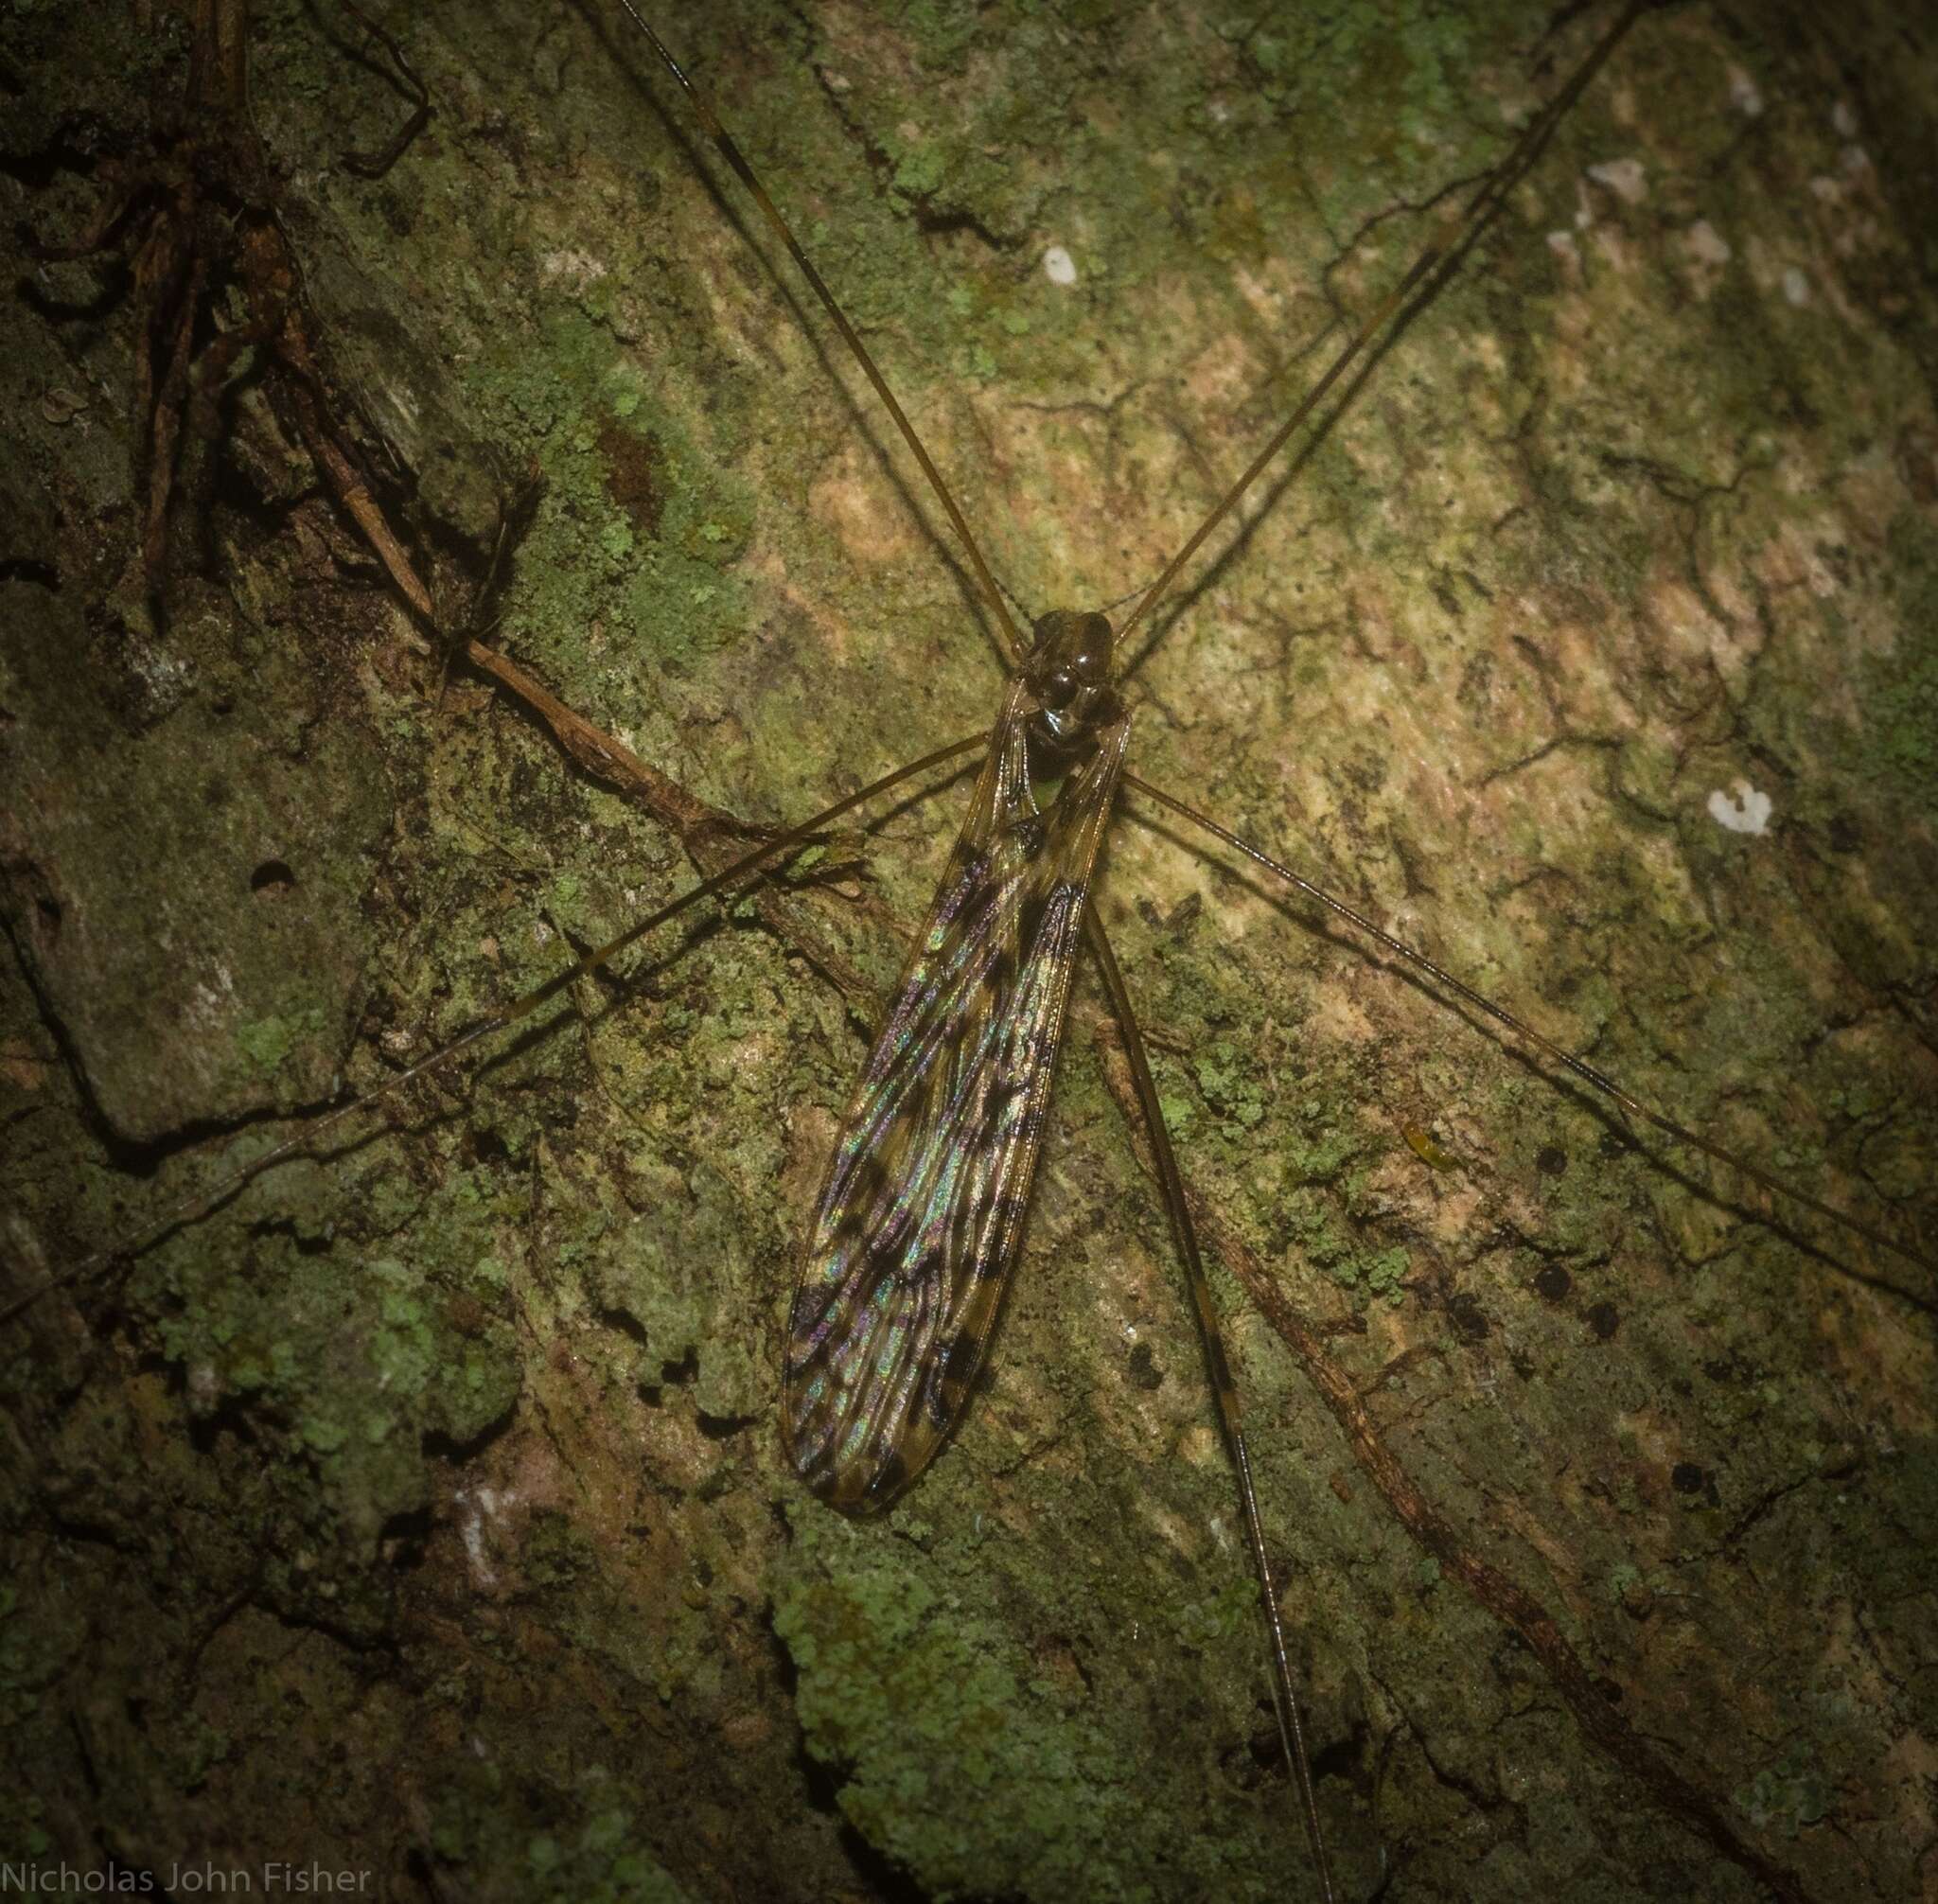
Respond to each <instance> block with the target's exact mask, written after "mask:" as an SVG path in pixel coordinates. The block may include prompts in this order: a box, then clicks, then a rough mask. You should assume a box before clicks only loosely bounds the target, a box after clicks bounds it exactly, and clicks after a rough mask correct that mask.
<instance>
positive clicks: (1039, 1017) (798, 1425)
mask: <svg viewBox="0 0 1938 1904" xmlns="http://www.w3.org/2000/svg"><path fill="white" fill-rule="evenodd" d="M1034 707H1035V704H1034V702H1033V701H1032V700H1031V697H1030V696H1029V694H1028V692H1027V690H1025V689H1024V688H1023V687H1022V686H1021V684H1020V682H1019V683H1017V684H1014V685H1013V686H1012V688H1011V690H1010V694H1009V696H1008V698H1007V699H1006V700H1005V701H1004V704H1003V711H1002V715H1001V718H1000V719H999V720H998V722H997V724H996V728H995V734H994V736H993V738H992V740H991V743H990V750H989V757H988V759H987V760H986V762H985V763H984V765H983V769H982V773H981V777H980V778H979V780H978V783H977V788H976V797H975V801H974V802H973V804H972V805H971V808H970V812H969V817H968V819H967V820H965V821H964V823H963V827H962V832H961V836H960V838H959V839H958V840H957V841H956V847H955V851H954V853H953V855H951V857H950V860H949V866H948V871H947V872H946V873H944V875H943V883H942V887H941V890H939V891H938V892H937V894H936V898H935V904H934V906H933V908H931V909H930V912H929V915H928V921H927V924H926V925H925V927H924V929H923V934H922V937H921V939H920V941H919V942H918V943H917V945H916V948H915V951H914V953H913V955H912V956H911V957H910V959H909V961H908V966H907V970H906V971H905V972H904V973H903V975H902V983H901V986H900V989H899V993H898V996H897V997H896V1000H895V1005H894V1008H893V1010H892V1011H891V1012H890V1014H889V1017H888V1020H887V1022H886V1023H885V1024H884V1025H883V1027H882V1030H881V1032H880V1034H879V1036H877V1038H876V1040H875V1045H874V1049H873V1050H872V1052H871V1053H870V1054H869V1060H868V1066H867V1068H866V1069H865V1070H864V1071H863V1073H862V1077H861V1083H860V1084H859V1086H858V1087H857V1088H856V1090H855V1094H854V1102H853V1103H851V1104H850V1106H849V1108H848V1115H847V1118H846V1119H845V1120H844V1122H843V1123H842V1126H841V1135H840V1139H839V1141H838V1143H837V1146H836V1150H835V1156H834V1162H833V1164H832V1165H831V1166H830V1168H829V1172H828V1181H827V1187H826V1188H825V1189H824V1190H822V1192H821V1200H820V1208H819V1213H818V1214H817V1216H816V1218H815V1231H814V1240H813V1242H812V1243H811V1244H810V1245H809V1247H808V1252H807V1257H806V1260H805V1261H804V1262H803V1264H802V1272H801V1281H800V1284H799V1286H798V1287H797V1288H796V1290H795V1293H794V1313H793V1318H792V1322H791V1324H790V1328H789V1335H788V1348H787V1368H786V1383H785V1395H784V1403H783V1406H784V1423H785V1434H786V1439H787V1448H788V1453H789V1454H790V1456H791V1457H792V1459H793V1462H794V1466H795V1469H796V1471H797V1472H799V1473H800V1475H801V1477H802V1480H804V1481H805V1482H806V1483H807V1485H808V1486H809V1487H810V1488H812V1489H813V1490H815V1492H816V1493H818V1494H819V1495H821V1496H822V1497H823V1498H824V1499H825V1500H827V1501H828V1502H829V1503H830V1504H831V1505H833V1506H835V1507H840V1508H843V1509H845V1510H848V1511H850V1512H856V1511H869V1510H872V1509H875V1508H879V1507H886V1506H888V1504H889V1503H890V1501H892V1500H893V1499H894V1497H895V1496H896V1495H897V1494H898V1493H900V1492H901V1490H903V1489H904V1488H905V1487H907V1485H908V1483H909V1482H910V1481H912V1480H913V1479H914V1478H915V1476H916V1475H917V1474H919V1473H920V1472H922V1470H923V1469H924V1468H925V1466H927V1464H928V1462H929V1460H930V1458H931V1457H932V1456H933V1455H934V1454H935V1452H936V1450H937V1449H938V1448H939V1447H941V1445H942V1443H943V1439H944V1438H945V1437H947V1435H948V1433H949V1431H950V1430H951V1429H952V1428H953V1427H954V1426H955V1425H956V1420H957V1418H958V1417H959V1416H960V1413H961V1411H962V1405H963V1403H964V1402H966V1401H967V1400H968V1395H969V1388H970V1384H971V1383H972V1382H973V1381H974V1380H975V1377H976V1372H977V1370H978V1368H980V1367H981V1366H982V1357H983V1352H984V1349H986V1347H987V1345H988V1341H989V1332H990V1329H991V1327H992V1325H993V1324H994V1322H995V1313H996V1309H997V1306H998V1303H999V1302H1000V1299H1001V1296H1002V1291H1003V1285H1004V1282H1005V1281H1006V1280H1007V1278H1008V1277H1009V1273H1010V1270H1011V1267H1012V1266H1013V1263H1014V1262H1015V1260H1016V1255H1017V1251H1018V1248H1019V1246H1020V1243H1021V1240H1022V1231H1023V1216H1024V1211H1025V1209H1026V1208H1027V1207H1028V1204H1029V1201H1030V1186H1031V1180H1032V1178H1033V1177H1034V1175H1035V1172H1036V1156H1037V1152H1038V1150H1039V1148H1040V1147H1041V1143H1042V1137H1043V1119H1044V1112H1045V1109H1046V1107H1047V1105H1048V1100H1049V1084H1050V1076H1051V1073H1052V1071H1053V1069H1054V1067H1055V1061H1056V1051H1057V1045H1058V1042H1059V1040H1060V1039H1061V1037H1062V1035H1063V1026H1064V1012H1065V1006H1066V1003H1067V1002H1068V998H1069V987H1070V974H1071V970H1072V967H1073V965H1074V963H1075V960H1076V953H1077V946H1078V943H1079V941H1080V939H1081V937H1082V932H1083V915H1084V894H1085V892H1086V891H1087V890H1088V888H1089V884H1090V870H1091V867H1092V864H1093V863H1094V861H1095V860H1096V857H1097V848H1098V845H1099V843H1100V842H1101V838H1102V837H1103V826H1104V822H1105V820H1107V819H1108V817H1109V813H1110V805H1111V800H1112V796H1113V795H1114V794H1115V792H1116V789H1117V781H1118V774H1119V769H1120V767H1121V766H1122V764H1123V753H1124V746H1125V743H1126V741H1127V740H1128V739H1129V737H1130V719H1129V716H1128V715H1120V716H1119V718H1118V719H1117V720H1116V721H1115V722H1113V723H1112V724H1111V725H1109V726H1108V727H1106V728H1105V729H1103V730H1102V732H1101V741H1100V745H1099V746H1098V749H1097V751H1096V752H1095V753H1094V754H1093V755H1091V756H1090V757H1089V759H1087V760H1086V761H1084V763H1083V764H1082V765H1081V766H1079V767H1074V768H1073V769H1072V770H1071V771H1070V773H1069V774H1068V776H1067V777H1066V779H1065V781H1064V783H1063V785H1062V786H1061V787H1060V788H1059V789H1058V792H1057V796H1056V798H1055V800H1054V801H1053V802H1051V803H1050V804H1049V806H1048V808H1047V809H1039V808H1038V806H1037V803H1036V802H1035V800H1034V799H1033V798H1032V797H1031V787H1030V772H1029V758H1028V745H1027V727H1028V722H1029V719H1030V717H1031V714H1033V713H1034Z"/></svg>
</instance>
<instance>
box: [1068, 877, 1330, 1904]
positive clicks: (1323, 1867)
mask: <svg viewBox="0 0 1938 1904" xmlns="http://www.w3.org/2000/svg"><path fill="white" fill-rule="evenodd" d="M1084 937H1085V938H1086V939H1087V940H1088V941H1089V943H1090V949H1091V952H1092V953H1093V954H1094V955H1095V957H1096V960H1097V966H1098V970H1099V971H1100V972H1101V974H1102V975H1103V985H1104V989H1105V991H1107V992H1108V993H1109V994H1110V1009H1111V1015H1112V1016H1113V1017H1114V1018H1115V1019H1116V1020H1117V1027H1118V1033H1119V1037H1120V1038H1121V1039H1122V1040H1123V1049H1124V1056H1125V1058H1126V1059H1127V1060H1128V1061H1129V1063H1130V1067H1131V1076H1132V1078H1133V1080H1134V1081H1135V1082H1136V1091H1137V1101H1138V1102H1139V1103H1140V1104H1141V1105H1142V1106H1143V1111H1144V1129H1145V1132H1146V1133H1147V1135H1148V1136H1149V1137H1150V1139H1151V1155H1152V1157H1153V1159H1154V1161H1155V1163H1156V1166H1157V1182H1158V1186H1159V1188H1160V1189H1161V1190H1162V1191H1163V1193H1164V1208H1165V1212H1166V1214H1167V1216H1168V1217H1169V1218H1170V1221H1171V1228H1172V1235H1173V1236H1175V1237H1176V1239H1177V1246H1178V1253H1179V1255H1180V1256H1182V1257H1183V1259H1184V1264H1185V1278H1186V1280H1187V1281H1188V1282H1189V1285H1190V1291H1191V1309H1192V1312H1193V1313H1195V1314H1196V1316H1197V1318H1198V1339H1199V1341H1200V1342H1201V1343H1202V1344H1203V1346H1204V1350H1205V1366H1206V1369H1207V1373H1208V1374H1209V1376H1210V1379H1211V1391H1212V1393H1213V1394H1214V1395H1215V1396H1216V1397H1217V1399H1218V1421H1219V1426H1220V1427H1221V1428H1222V1429H1223V1430H1224V1445H1225V1449H1226V1451H1227V1453H1228V1454H1230V1456H1231V1466H1232V1472H1234V1473H1235V1474H1236V1475H1237V1477H1238V1492H1239V1501H1240V1504H1241V1506H1242V1510H1243V1516H1244V1524H1245V1544H1246V1546H1247V1547H1249V1548H1250V1550H1251V1556H1252V1571H1253V1573H1254V1575H1255V1576H1256V1577H1257V1579H1258V1582H1259V1599H1260V1605H1261V1606H1262V1608H1263V1610H1264V1614H1265V1630H1266V1631H1267V1633H1268V1634H1269V1635H1270V1638H1271V1654H1272V1675H1271V1677H1272V1705H1273V1709H1274V1710H1275V1711H1276V1712H1277V1715H1278V1736H1279V1738H1280V1741H1281V1742H1282V1744H1283V1745H1284V1748H1285V1760H1286V1763H1287V1764H1288V1765H1289V1766H1290V1767H1291V1768H1292V1775H1293V1783H1294V1784H1295V1786H1296V1787H1297V1788H1298V1800H1299V1811H1300V1814H1301V1816H1302V1817H1303V1818H1304V1820H1305V1827H1306V1838H1307V1840H1308V1842H1310V1843H1311V1845H1312V1849H1313V1864H1314V1866H1315V1867H1316V1869H1317V1873H1318V1878H1319V1895H1320V1896H1321V1897H1323V1898H1324V1899H1325V1900H1326V1904H1332V1896H1333V1892H1332V1871H1331V1867H1330V1863H1329V1862H1328V1860H1327V1857H1326V1839H1325V1834H1324V1833H1323V1832H1322V1831H1321V1829H1320V1827H1319V1807H1318V1801H1317V1799H1316V1797H1315V1796H1314V1794H1313V1769H1312V1761H1311V1757H1310V1754H1308V1752H1307V1750H1306V1737H1305V1726H1304V1723H1303V1721H1302V1720H1301V1719H1300V1717H1299V1704H1298V1696H1297V1693H1296V1692H1295V1689H1294V1686H1293V1679H1292V1662H1291V1660H1290V1658H1289V1657H1288V1655H1287V1652H1286V1647H1285V1628H1284V1625H1283V1623H1282V1622H1281V1620H1280V1618H1279V1613H1278V1591H1277V1587H1276V1585H1275V1584H1274V1582H1273V1578H1272V1562H1271V1560H1269V1559H1268V1558H1267V1556H1266V1552H1265V1527H1264V1523H1263V1521H1262V1520H1261V1519H1260V1514H1259V1496H1258V1490H1257V1489H1256V1488H1255V1487H1254V1486H1253V1482H1252V1457H1251V1452H1250V1450H1249V1449H1248V1448H1247V1447H1246V1445H1245V1435H1244V1424H1243V1420H1242V1412H1241V1409H1240V1404H1239V1394H1238V1384H1236V1383H1235V1382H1234V1381H1233V1380H1232V1374H1231V1359H1230V1357H1229V1356H1228V1355H1227V1354H1226V1353H1225V1348H1224V1331H1222V1330H1221V1329H1220V1328H1219V1326H1218V1310H1217V1306H1216V1305H1215V1304H1214V1303H1213V1301H1212V1299H1211V1284H1210V1281H1209V1279H1208V1278H1207V1276H1206V1274H1205V1263H1204V1259H1203V1258H1202V1257H1201V1256H1200V1254H1199V1252H1198V1235H1197V1230H1196V1228H1195V1227H1194V1226H1193V1225H1192V1223H1191V1212H1190V1206H1189V1204H1188V1203H1187V1202H1186V1199H1185V1180H1184V1173H1183V1172H1181V1171H1180V1170H1179V1169H1178V1162H1177V1154H1176V1152H1175V1151H1173V1150H1172V1144H1171V1132H1170V1130H1169V1129H1168V1128H1167V1127H1166V1124H1165V1121H1164V1107H1163V1105H1162V1103H1161V1102H1159V1099H1158V1095H1157V1082H1156V1080H1155V1079H1154V1077H1153V1076H1152V1075H1151V1062H1150V1060H1149V1058H1148V1057H1146V1055H1145V1052H1144V1038H1143V1034H1142V1032H1141V1031H1139V1030H1138V1028H1137V1014H1136V1011H1135V1010H1134V1009H1133V1008H1132V1005H1131V995H1130V993H1129V991H1128V990H1127V989H1126V988H1125V985H1124V978H1123V973H1122V972H1121V971H1120V970H1119V967H1118V962H1117V955H1116V954H1115V953H1114V952H1113V951H1112V950H1111V946H1110V935H1109V934H1108V933H1107V932H1106V931H1105V930H1104V928H1103V921H1102V919H1101V917H1100V916H1099V914H1098V911H1097V905H1096V902H1095V900H1086V901H1085V902H1084Z"/></svg>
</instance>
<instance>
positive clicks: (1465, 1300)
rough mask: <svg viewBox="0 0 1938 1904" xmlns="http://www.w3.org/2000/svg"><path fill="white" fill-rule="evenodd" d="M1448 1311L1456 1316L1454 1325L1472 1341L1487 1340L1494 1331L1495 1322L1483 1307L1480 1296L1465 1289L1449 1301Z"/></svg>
mask: <svg viewBox="0 0 1938 1904" xmlns="http://www.w3.org/2000/svg"><path fill="white" fill-rule="evenodd" d="M1447 1313H1448V1314H1449V1315H1451V1316H1452V1317H1453V1318H1454V1328H1455V1329H1457V1330H1458V1331H1460V1332H1461V1334H1462V1335H1464V1336H1466V1338H1467V1339H1468V1341H1470V1342H1485V1341H1486V1340H1487V1339H1488V1337H1489V1334H1491V1333H1492V1331H1493V1324H1492V1323H1490V1322H1489V1320H1488V1318H1487V1312H1486V1311H1485V1310H1483V1309H1482V1308H1481V1306H1480V1298H1479V1297H1478V1296H1471V1295H1470V1294H1468V1292H1467V1291H1465V1290H1462V1291H1461V1293H1460V1294H1459V1295H1458V1296H1454V1299H1453V1300H1452V1301H1451V1302H1449V1303H1448V1305H1447Z"/></svg>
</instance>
